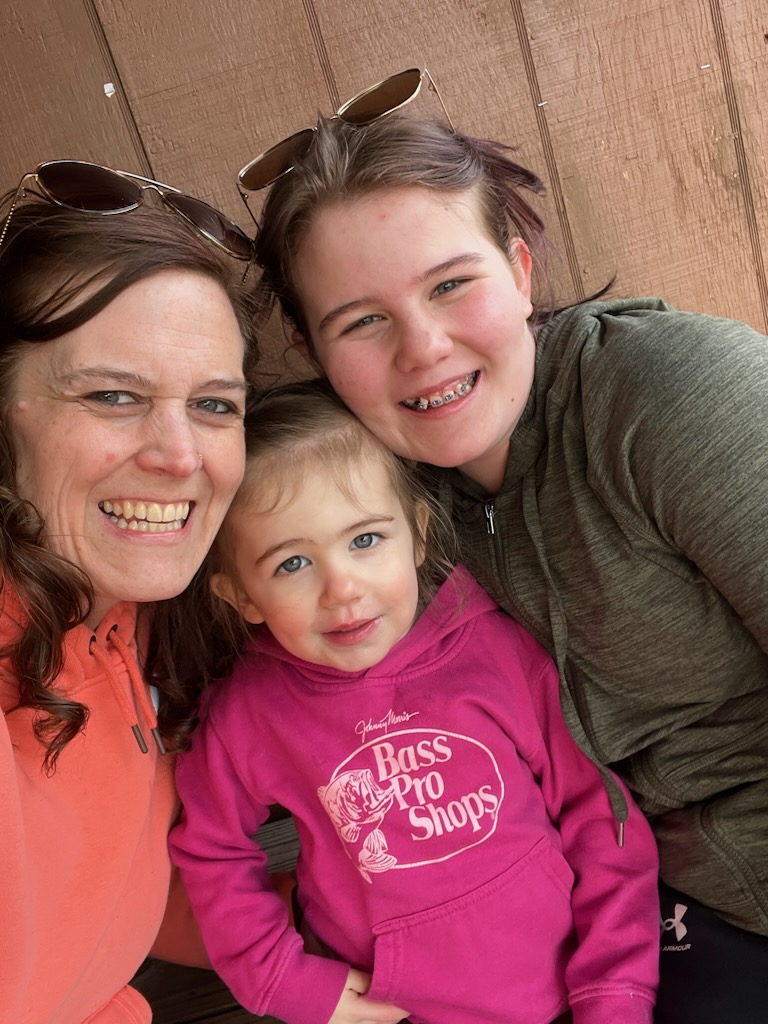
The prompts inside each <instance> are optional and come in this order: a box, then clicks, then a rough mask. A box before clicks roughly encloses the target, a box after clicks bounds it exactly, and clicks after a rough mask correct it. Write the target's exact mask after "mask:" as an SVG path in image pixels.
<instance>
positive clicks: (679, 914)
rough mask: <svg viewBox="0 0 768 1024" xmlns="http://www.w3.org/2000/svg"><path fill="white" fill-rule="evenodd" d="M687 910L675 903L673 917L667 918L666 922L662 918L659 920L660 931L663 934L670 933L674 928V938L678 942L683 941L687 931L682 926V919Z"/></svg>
mask: <svg viewBox="0 0 768 1024" xmlns="http://www.w3.org/2000/svg"><path fill="white" fill-rule="evenodd" d="M687 909H688V907H686V905H685V904H684V903H676V904H675V916H674V917H668V918H667V919H666V920H665V919H664V918H662V919H661V930H662V931H663V932H671V931H672V929H673V928H674V929H675V938H676V939H677V941H678V942H680V941H681V940H682V939H684V938H685V936H686V935H687V934H688V929H687V928H686V927H685V925H684V924H683V918H684V917H685V912H686V910H687Z"/></svg>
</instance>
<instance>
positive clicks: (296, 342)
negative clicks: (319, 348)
mask: <svg viewBox="0 0 768 1024" xmlns="http://www.w3.org/2000/svg"><path fill="white" fill-rule="evenodd" d="M291 342H292V343H293V347H294V348H295V349H296V350H297V351H298V352H300V353H301V355H302V356H304V359H305V360H306V361H307V362H308V363H309V365H310V366H311V367H312V369H313V370H314V371H315V373H317V374H319V375H320V376H321V377H323V376H325V370H324V369H323V368H322V366H321V365H320V363H319V362H318V361H317V359H316V357H315V354H314V352H313V351H312V346H311V345H310V344H309V342H308V341H307V339H306V338H305V337H304V335H303V334H301V333H300V332H299V331H292V332H291Z"/></svg>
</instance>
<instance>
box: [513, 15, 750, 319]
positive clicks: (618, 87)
mask: <svg viewBox="0 0 768 1024" xmlns="http://www.w3.org/2000/svg"><path fill="white" fill-rule="evenodd" d="M512 2H513V3H514V2H520V3H522V6H523V10H524V14H525V20H526V25H527V30H528V33H529V38H530V41H531V49H532V52H533V56H534V62H535V67H536V74H537V78H538V81H539V84H540V89H541V94H542V97H543V98H544V100H545V101H546V104H547V106H546V122H547V128H548V131H549V132H550V134H551V139H552V146H553V150H554V153H555V154H556V160H557V166H558V169H559V174H560V178H561V181H562V183H563V193H564V201H565V205H566V213H567V217H568V219H569V222H570V224H571V226H572V231H573V236H574V238H576V239H577V252H578V256H577V258H578V260H579V263H580V269H581V272H582V274H583V276H584V278H585V279H586V280H590V281H591V282H594V283H596V281H597V280H599V279H604V278H605V277H606V276H608V275H610V274H611V273H612V272H613V271H614V270H615V271H616V272H617V274H618V282H617V290H618V291H619V292H621V293H623V294H639V293H643V292H653V293H658V294H661V295H663V296H664V297H665V298H668V299H669V300H670V301H672V302H674V303H676V304H678V305H681V306H684V307H688V308H697V309H702V310H705V311H710V312H714V313H719V314H722V315H726V316H735V317H739V318H741V319H745V320H747V321H748V322H750V323H753V324H755V325H756V326H758V327H761V326H764V317H763V309H762V304H761V297H760V294H759V291H758V288H757V286H756V277H755V267H754V265H753V252H752V247H751V244H750V232H749V211H748V210H747V209H745V205H744V203H745V197H744V193H743V190H742V188H741V183H740V176H739V167H738V163H737V158H736V154H735V152H734V147H733V144H732V138H731V126H730V122H729V112H728V104H727V100H726V96H725V91H724V86H723V68H722V65H721V60H720V56H719V54H718V46H717V40H716V38H715V33H714V30H713V25H712V21H711V18H710V10H709V5H708V4H707V3H706V0H678V2H676V3H662V4H659V3H658V0H636V2H635V3H633V4H632V5H631V6H627V5H625V4H621V3H618V2H617V0H512ZM596 271H597V275H596V276H595V272H596Z"/></svg>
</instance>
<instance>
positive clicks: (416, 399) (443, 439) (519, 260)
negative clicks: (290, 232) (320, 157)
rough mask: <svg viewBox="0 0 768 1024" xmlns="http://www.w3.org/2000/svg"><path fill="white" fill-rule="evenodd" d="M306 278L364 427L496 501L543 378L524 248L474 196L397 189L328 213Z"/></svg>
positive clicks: (321, 340) (322, 346)
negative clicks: (492, 231) (537, 368)
mask: <svg viewBox="0 0 768 1024" xmlns="http://www.w3.org/2000/svg"><path fill="white" fill-rule="evenodd" d="M296 281H297V286H298V290H299V297H300V299H301V302H302V305H303V308H304V312H305V315H306V321H307V325H308V330H309V335H310V337H309V339H307V340H308V341H309V345H308V348H309V349H310V350H311V351H312V353H313V355H314V357H315V359H316V362H317V363H318V364H319V367H320V368H321V369H322V370H323V371H324V372H325V373H326V374H327V376H328V377H329V378H330V380H331V383H332V384H333V386H334V388H335V389H336V391H337V392H338V394H339V395H340V396H341V397H342V398H343V399H344V401H345V402H346V403H347V405H348V406H349V407H350V409H352V411H353V412H354V413H356V415H357V416H358V417H359V418H360V419H361V420H362V421H363V422H364V423H365V425H366V426H367V427H368V428H369V429H370V430H371V431H372V432H373V433H374V434H376V435H377V436H378V437H379V438H380V439H381V440H382V441H383V442H384V443H385V444H386V445H388V446H389V447H390V448H391V449H392V450H393V451H395V452H397V453H398V454H399V455H403V456H406V457H408V458H411V459H416V460H418V461H420V462H429V463H432V464H433V465H437V466H458V467H459V468H460V469H461V470H462V471H463V472H464V473H466V474H467V476H469V477H471V478H473V479H474V480H476V481H477V482H478V483H480V484H481V485H482V486H483V487H485V489H486V490H487V491H488V492H490V493H494V492H495V491H497V490H498V489H499V487H500V486H501V482H502V479H503V475H504V467H505V464H506V458H507V453H508V449H509V438H510V435H511V434H512V432H513V430H514V429H515V427H516V426H517V423H518V420H519V419H520V416H521V414H522V412H523V409H524V407H525V403H526V400H527V398H528V394H529V392H530V389H531V385H532V382H533V368H534V340H533V334H532V332H531V330H530V327H529V325H528V322H527V320H528V317H529V316H530V314H531V310H532V307H531V301H530V255H529V253H528V251H527V249H526V248H525V246H524V245H523V243H522V242H520V240H519V239H517V240H515V242H513V243H512V246H511V252H510V253H509V254H508V253H505V252H502V251H501V250H500V249H499V247H498V246H497V245H496V244H495V242H494V241H493V240H492V239H491V238H490V237H489V235H488V232H487V231H486V229H485V226H484V224H483V221H482V218H481V216H480V211H479V205H478V201H477V199H476V197H475V195H474V193H472V192H467V193H458V194H457V193H439V192H434V191H430V190H427V189H424V188H421V187H411V188H403V189H397V190H392V189H390V190H386V191H379V192H374V193H372V194H370V195H368V196H365V197H363V198H360V199H356V200H353V201H348V202H339V203H335V204H333V205H330V206H327V207H324V208H323V209H322V210H320V211H319V212H318V213H317V214H316V216H315V218H314V220H313V221H312V223H311V225H310V227H309V230H308V231H307V234H306V236H305V237H304V239H303V240H302V243H301V246H300V248H299V251H298V254H297V259H296Z"/></svg>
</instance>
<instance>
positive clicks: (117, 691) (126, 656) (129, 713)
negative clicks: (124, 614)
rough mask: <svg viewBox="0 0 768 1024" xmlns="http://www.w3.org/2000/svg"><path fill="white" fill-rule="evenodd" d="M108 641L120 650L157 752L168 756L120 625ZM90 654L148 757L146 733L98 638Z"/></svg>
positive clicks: (93, 640)
mask: <svg viewBox="0 0 768 1024" xmlns="http://www.w3.org/2000/svg"><path fill="white" fill-rule="evenodd" d="M107 641H108V642H109V643H111V644H112V645H113V646H114V647H115V649H116V650H117V652H118V654H119V655H120V657H121V658H122V659H123V664H124V665H125V667H126V669H127V671H128V678H129V679H130V681H131V689H132V691H133V695H134V697H135V699H136V702H137V704H138V705H139V707H140V708H141V711H142V714H143V716H144V719H145V721H146V723H147V725H148V726H149V728H150V731H151V733H152V735H153V737H154V740H155V743H156V744H157V749H158V750H159V751H160V753H161V754H165V753H166V748H165V744H164V743H163V737H162V736H161V735H160V730H159V729H158V726H157V715H156V714H155V709H154V707H153V706H152V702H151V701H150V699H149V697H148V696H147V692H146V689H145V686H144V680H143V679H142V678H141V675H140V674H139V670H138V666H137V665H136V660H135V658H134V657H133V653H132V652H131V649H130V648H129V647H128V645H127V644H126V643H125V642H124V641H123V640H122V638H121V637H120V636H118V632H117V626H116V625H114V626H112V628H111V629H110V630H109V632H108V633H107ZM89 651H90V653H91V654H92V655H93V657H94V658H95V659H96V660H97V661H98V663H99V665H101V667H102V668H103V669H104V674H105V675H106V677H107V679H108V680H109V685H110V686H111V687H112V692H113V694H114V696H115V700H116V701H117V704H118V707H119V708H120V710H121V712H122V714H123V718H124V719H125V720H126V722H127V723H128V725H129V726H130V729H131V732H132V733H133V735H134V736H135V737H136V742H137V743H138V745H139V750H140V751H141V752H142V754H146V753H148V751H149V747H148V746H147V741H146V740H145V739H144V734H143V733H142V731H141V727H140V726H139V723H138V719H137V715H136V712H135V710H134V708H133V707H132V705H131V702H130V701H129V700H128V697H127V696H126V694H125V691H124V689H123V687H122V686H121V684H120V680H119V679H118V678H117V675H116V674H115V670H114V668H113V666H112V661H111V659H110V657H109V655H108V654H107V652H106V651H105V650H104V649H103V648H102V647H101V645H100V644H99V641H98V639H97V638H96V636H92V637H91V641H90V645H89Z"/></svg>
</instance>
